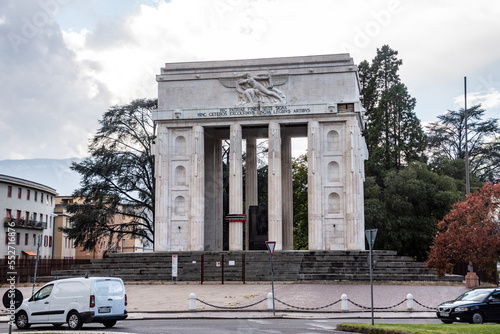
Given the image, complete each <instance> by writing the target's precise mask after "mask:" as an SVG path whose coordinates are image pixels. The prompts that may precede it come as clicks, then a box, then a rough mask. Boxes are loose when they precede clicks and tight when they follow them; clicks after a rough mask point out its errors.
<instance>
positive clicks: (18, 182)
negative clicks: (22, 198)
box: [0, 174, 57, 196]
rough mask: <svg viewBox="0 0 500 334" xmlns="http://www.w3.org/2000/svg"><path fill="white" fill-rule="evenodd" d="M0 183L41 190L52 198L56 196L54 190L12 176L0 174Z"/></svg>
mask: <svg viewBox="0 0 500 334" xmlns="http://www.w3.org/2000/svg"><path fill="white" fill-rule="evenodd" d="M0 182H3V183H10V184H13V185H18V186H24V187H28V188H33V189H38V190H42V191H45V192H48V193H51V194H52V195H54V196H57V191H56V190H55V189H54V188H51V187H49V186H46V185H44V184H41V183H38V182H34V181H29V180H25V179H21V178H18V177H14V176H9V175H4V174H0Z"/></svg>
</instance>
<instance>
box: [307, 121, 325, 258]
mask: <svg viewBox="0 0 500 334" xmlns="http://www.w3.org/2000/svg"><path fill="white" fill-rule="evenodd" d="M320 137H321V134H320V127H319V123H318V122H316V121H311V122H309V124H308V127H307V140H308V146H307V161H308V172H307V183H308V184H307V207H308V224H309V229H308V237H309V250H323V219H322V217H323V213H322V205H321V203H322V201H323V198H322V195H321V194H322V191H321V190H322V187H321V165H320V162H321V147H320V142H321V140H320Z"/></svg>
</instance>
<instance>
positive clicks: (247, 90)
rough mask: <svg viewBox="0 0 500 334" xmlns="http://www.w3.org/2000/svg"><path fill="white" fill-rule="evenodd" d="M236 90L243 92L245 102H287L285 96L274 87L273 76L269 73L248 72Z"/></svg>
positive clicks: (237, 84) (239, 81)
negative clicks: (253, 74)
mask: <svg viewBox="0 0 500 334" xmlns="http://www.w3.org/2000/svg"><path fill="white" fill-rule="evenodd" d="M236 90H237V91H238V92H240V93H241V94H242V97H243V99H244V103H255V102H281V103H283V102H285V96H284V95H283V93H282V92H281V91H279V90H278V89H276V88H274V85H273V80H272V77H271V76H270V75H267V74H261V75H256V76H252V75H251V74H250V73H246V74H245V75H244V76H243V79H240V80H238V82H237V83H236ZM267 99H268V100H269V101H266V100H267Z"/></svg>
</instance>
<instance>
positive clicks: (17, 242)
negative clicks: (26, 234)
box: [16, 233, 21, 245]
mask: <svg viewBox="0 0 500 334" xmlns="http://www.w3.org/2000/svg"><path fill="white" fill-rule="evenodd" d="M20 241H21V233H16V245H19V242H20Z"/></svg>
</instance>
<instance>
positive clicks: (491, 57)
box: [0, 0, 500, 158]
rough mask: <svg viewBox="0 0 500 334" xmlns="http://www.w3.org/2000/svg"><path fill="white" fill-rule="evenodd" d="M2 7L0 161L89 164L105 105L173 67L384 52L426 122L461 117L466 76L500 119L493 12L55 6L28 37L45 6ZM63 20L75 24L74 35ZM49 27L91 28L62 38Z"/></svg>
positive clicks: (315, 1)
mask: <svg viewBox="0 0 500 334" xmlns="http://www.w3.org/2000/svg"><path fill="white" fill-rule="evenodd" d="M2 1H3V2H5V3H6V5H5V6H3V5H2V7H3V8H6V11H5V13H2V14H0V83H1V84H2V91H0V112H1V114H2V118H0V130H1V131H2V133H4V138H6V139H5V142H4V143H5V144H3V145H2V147H1V148H0V156H2V157H4V158H25V157H54V158H66V157H71V156H82V155H84V154H85V151H86V147H87V140H88V138H89V137H90V136H92V135H93V134H94V133H95V130H96V126H97V120H98V119H100V117H101V116H102V114H103V112H104V111H105V110H106V109H107V108H108V107H109V106H110V105H112V104H124V103H128V102H130V101H131V100H133V99H136V98H149V97H155V96H156V95H157V83H156V81H155V75H157V74H159V72H160V68H161V67H162V66H163V65H164V63H166V62H180V61H195V60H196V61H197V60H225V59H248V58H261V57H285V56H296V55H314V54H330V53H342V52H345V51H349V52H351V56H352V57H353V58H354V61H355V62H356V63H359V62H361V61H362V60H364V59H367V60H370V61H371V60H372V59H373V57H374V56H375V54H376V48H380V47H381V46H382V45H384V44H388V45H390V46H391V48H392V49H394V50H397V51H399V58H401V59H403V66H402V67H401V69H400V74H401V78H402V80H403V82H404V83H405V84H406V85H407V86H408V89H409V90H410V92H411V94H412V95H413V96H415V97H416V98H417V109H416V111H417V116H419V118H421V120H422V121H424V122H425V121H433V120H435V119H433V118H435V115H439V114H442V113H444V112H445V111H446V109H453V108H454V106H453V104H454V103H458V105H461V102H460V101H459V100H458V99H459V98H456V97H457V96H459V95H460V94H462V93H463V87H462V80H463V76H464V75H467V76H468V78H470V80H471V87H474V88H473V89H471V90H470V94H471V99H475V100H471V101H476V100H477V101H478V102H481V103H482V104H483V106H484V107H485V108H487V109H491V112H497V113H498V110H499V109H500V105H499V104H500V103H499V93H498V92H499V91H500V83H498V82H496V81H498V75H497V74H496V73H499V72H500V49H499V48H497V47H496V44H495V40H494V36H496V32H497V31H500V20H498V17H499V16H500V5H499V4H497V2H496V1H493V0H485V1H480V2H470V1H468V0H457V1H448V0H437V1H435V0H432V1H431V0H418V1H406V0H404V1H403V0H389V1H384V2H378V1H368V0H339V1H330V0H307V1H305V0H253V1H248V0H214V1H206V0H171V1H169V2H167V1H163V0H158V1H151V0H141V1H133V0H129V1H126V2H124V1H119V2H118V1H116V2H105V4H104V2H97V1H83V0H73V1H64V2H63V1H62V0H61V1H60V0H54V1H58V2H59V3H60V6H59V8H58V9H59V10H60V12H59V14H57V13H56V14H57V15H56V14H51V15H49V16H50V17H48V20H46V22H42V21H39V23H40V22H41V23H40V24H39V26H38V27H36V28H37V29H36V33H35V32H33V31H32V36H28V35H27V34H26V32H27V30H26V29H27V28H26V22H32V23H33V22H34V21H33V18H34V17H35V16H36V15H38V16H40V15H41V14H40V13H43V9H42V7H41V6H40V5H39V2H35V1H33V2H25V1H17V0H2ZM47 1H48V0H47ZM63 3H64V4H63ZM137 3H142V4H141V5H137ZM113 6H114V7H116V8H115V9H113ZM118 7H119V8H118ZM104 8H105V9H104ZM113 10H114V12H113ZM99 11H101V12H99ZM54 13H55V12H54ZM64 14H67V15H69V16H71V18H72V19H73V20H76V19H78V18H80V20H79V21H78V22H76V21H75V22H76V23H75V24H74V25H71V20H68V18H69V17H64ZM40 17H41V16H40ZM54 18H55V19H56V20H58V21H61V22H63V21H64V26H65V27H71V26H74V27H84V28H82V29H78V30H77V29H70V28H67V29H66V30H65V31H63V32H62V31H61V29H60V28H59V26H57V24H53V22H52V21H53V19H54ZM82 18H86V19H87V20H88V21H87V25H85V20H83V19H82ZM42 23H43V24H42ZM23 32H24V34H23ZM12 33H16V34H18V36H20V37H21V39H18V40H17V42H18V44H15V43H14V44H13V40H12V38H10V39H9V36H10V37H12V36H13V35H12ZM9 34H10V35H9ZM492 73H493V74H492ZM459 102H460V103H459ZM471 103H472V102H471Z"/></svg>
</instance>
